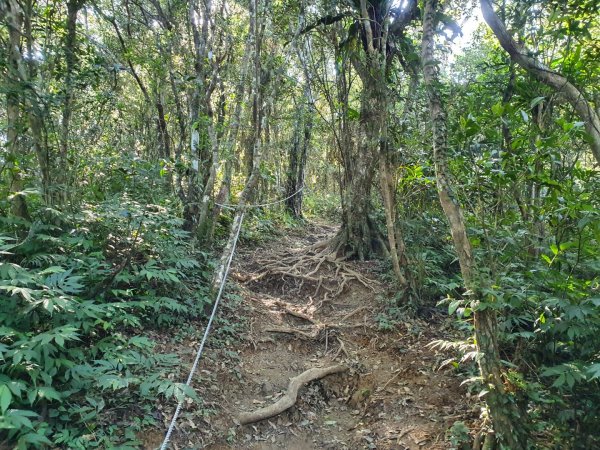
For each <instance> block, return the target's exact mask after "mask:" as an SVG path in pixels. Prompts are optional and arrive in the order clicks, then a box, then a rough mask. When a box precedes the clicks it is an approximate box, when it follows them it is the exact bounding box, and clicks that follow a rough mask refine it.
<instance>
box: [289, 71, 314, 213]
mask: <svg viewBox="0 0 600 450" xmlns="http://www.w3.org/2000/svg"><path fill="white" fill-rule="evenodd" d="M303 91H304V99H303V101H302V103H301V104H300V107H299V110H298V120H297V121H296V124H295V126H294V136H293V139H292V146H291V148H290V151H289V163H288V170H287V177H286V178H287V180H286V197H289V198H288V199H287V200H286V202H285V205H286V208H287V210H288V212H289V213H290V214H291V215H292V217H295V218H296V219H302V217H303V215H302V199H303V195H302V194H303V193H302V192H301V191H300V190H301V189H302V188H304V175H305V168H306V160H307V155H308V148H309V146H310V138H311V133H312V109H311V107H310V104H309V105H307V104H306V102H309V103H310V99H311V94H310V88H309V87H308V81H306V82H305V83H304V88H303Z"/></svg>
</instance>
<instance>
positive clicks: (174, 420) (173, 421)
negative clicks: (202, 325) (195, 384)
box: [160, 186, 304, 450]
mask: <svg viewBox="0 0 600 450" xmlns="http://www.w3.org/2000/svg"><path fill="white" fill-rule="evenodd" d="M303 190H304V186H302V187H301V188H300V189H298V190H297V191H296V192H294V193H293V194H292V195H289V196H287V197H286V198H282V199H279V200H274V201H270V202H267V203H260V204H254V205H223V204H220V203H215V204H216V205H218V206H220V207H221V208H227V209H233V210H237V209H239V211H240V221H239V224H238V227H237V229H236V230H235V236H234V240H233V245H232V246H231V253H230V254H229V256H228V258H227V263H226V265H225V273H224V275H223V279H222V280H221V284H220V285H219V291H218V292H217V297H216V299H215V304H214V306H213V309H212V312H211V314H210V318H209V319H208V323H207V324H206V329H205V330H204V335H203V336H202V341H201V342H200V347H199V348H198V352H197V353H196V358H195V359H194V364H192V368H191V370H190V373H189V375H188V378H187V380H186V382H185V386H186V387H189V386H190V385H191V383H192V379H193V378H194V374H195V373H196V370H197V368H198V363H199V362H200V358H201V357H202V352H203V350H204V345H205V344H206V340H207V339H208V334H209V332H210V328H211V326H212V323H213V320H214V318H215V316H216V314H217V309H218V306H219V302H220V300H221V296H222V295H223V289H224V288H225V282H226V281H227V275H228V273H229V269H230V268H231V262H232V261H233V256H234V254H235V249H236V246H237V243H238V240H239V238H240V232H241V230H242V223H243V221H244V214H245V211H246V210H247V209H250V208H262V207H265V206H271V205H276V204H277V203H282V202H285V201H286V200H289V199H290V198H292V197H294V196H295V195H298V194H299V193H300V192H302V191H303ZM185 397H186V394H185V392H183V395H182V397H181V399H180V400H179V402H178V403H177V407H176V408H175V412H174V413H173V418H172V419H171V423H170V424H169V428H168V429H167V433H166V434H165V439H164V441H163V443H162V445H161V446H160V450H167V448H168V447H169V441H170V439H171V435H172V434H173V431H174V430H175V425H176V423H177V418H178V417H179V414H180V413H181V408H182V407H183V402H184V400H185Z"/></svg>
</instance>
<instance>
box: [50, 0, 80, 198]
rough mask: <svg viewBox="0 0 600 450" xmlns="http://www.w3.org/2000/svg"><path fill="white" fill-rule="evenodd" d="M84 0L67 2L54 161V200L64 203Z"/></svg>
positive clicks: (68, 179) (67, 180)
mask: <svg viewBox="0 0 600 450" xmlns="http://www.w3.org/2000/svg"><path fill="white" fill-rule="evenodd" d="M83 3H84V0H69V1H68V2H67V22H66V28H67V33H66V35H65V44H64V52H65V82H64V89H65V94H64V100H63V105H62V120H61V124H60V139H59V155H58V159H57V161H56V165H57V172H56V175H57V180H56V184H57V187H58V189H59V192H57V193H56V194H57V195H56V196H55V197H56V201H57V203H59V204H66V202H67V199H68V195H69V181H70V179H71V177H70V165H69V144H70V143H69V140H70V133H71V116H72V115H73V89H74V85H73V74H74V72H75V66H76V64H77V55H76V51H75V50H76V45H77V15H78V13H79V10H80V9H81V8H82V7H83Z"/></svg>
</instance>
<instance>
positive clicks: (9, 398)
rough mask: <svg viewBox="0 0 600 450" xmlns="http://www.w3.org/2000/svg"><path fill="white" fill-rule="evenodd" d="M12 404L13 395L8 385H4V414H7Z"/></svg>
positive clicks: (0, 394) (0, 396) (0, 401)
mask: <svg viewBox="0 0 600 450" xmlns="http://www.w3.org/2000/svg"><path fill="white" fill-rule="evenodd" d="M11 403H12V393H11V392H10V389H9V388H8V386H7V385H5V384H3V385H2V386H0V410H1V411H2V414H4V413H5V412H6V410H7V409H8V407H9V406H10V404H11Z"/></svg>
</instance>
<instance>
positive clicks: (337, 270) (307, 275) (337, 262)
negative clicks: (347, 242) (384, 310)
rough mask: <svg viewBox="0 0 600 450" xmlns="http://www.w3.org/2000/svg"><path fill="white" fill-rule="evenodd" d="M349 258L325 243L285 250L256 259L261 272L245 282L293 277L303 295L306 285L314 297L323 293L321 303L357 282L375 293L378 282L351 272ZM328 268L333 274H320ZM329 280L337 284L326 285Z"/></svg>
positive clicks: (297, 289) (297, 288)
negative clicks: (347, 261) (332, 249)
mask: <svg viewBox="0 0 600 450" xmlns="http://www.w3.org/2000/svg"><path fill="white" fill-rule="evenodd" d="M346 259H347V256H343V257H337V256H336V253H335V252H333V251H331V249H330V248H329V247H328V246H326V245H323V244H322V243H319V245H318V246H315V245H313V246H311V247H308V249H304V250H303V251H301V252H294V251H289V250H286V251H284V252H279V253H277V254H275V255H273V256H271V257H269V258H265V259H261V260H257V263H258V265H259V266H260V271H259V272H258V273H256V274H255V275H254V276H251V277H249V278H248V279H247V280H246V282H257V281H260V280H262V279H264V278H272V277H277V278H281V279H282V280H285V278H286V277H287V278H292V279H294V280H295V281H294V282H295V284H296V291H297V292H300V290H301V289H302V287H303V286H304V284H305V283H310V284H312V285H313V286H314V289H315V292H314V294H313V295H314V296H317V295H318V294H319V292H322V293H323V297H324V298H323V300H322V302H324V301H327V300H328V299H329V298H334V297H337V296H338V295H340V294H341V293H342V292H343V291H344V289H345V288H346V286H347V285H348V283H349V282H351V281H356V282H358V283H360V284H362V285H363V286H364V287H366V288H367V289H370V290H372V291H373V292H375V290H376V288H375V286H376V284H377V283H376V281H374V280H371V279H369V278H367V277H366V276H364V275H363V274H361V273H359V272H357V271H356V270H353V269H351V268H350V267H349V266H348V264H346ZM325 268H327V269H328V270H329V271H330V272H333V273H334V275H333V276H332V275H331V274H327V275H324V274H322V275H319V271H320V270H321V269H325ZM327 280H335V281H336V282H337V283H336V284H337V285H336V286H327V285H326V284H325V282H326V281H327ZM288 292H289V290H288ZM322 302H321V303H322Z"/></svg>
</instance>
